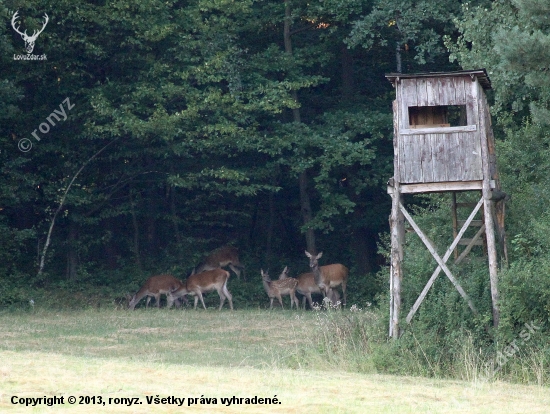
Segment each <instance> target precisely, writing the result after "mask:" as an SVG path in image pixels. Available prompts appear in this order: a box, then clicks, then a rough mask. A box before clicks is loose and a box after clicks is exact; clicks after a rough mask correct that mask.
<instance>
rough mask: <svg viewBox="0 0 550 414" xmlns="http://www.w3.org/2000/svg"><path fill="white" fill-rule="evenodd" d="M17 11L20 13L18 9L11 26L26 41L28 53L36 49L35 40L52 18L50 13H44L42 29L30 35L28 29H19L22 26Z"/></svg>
mask: <svg viewBox="0 0 550 414" xmlns="http://www.w3.org/2000/svg"><path fill="white" fill-rule="evenodd" d="M17 13H19V11H16V12H15V14H14V15H13V17H12V18H11V27H13V30H15V31H16V32H17V33H18V34H19V35H20V36H21V38H22V39H23V41H24V42H25V49H26V50H27V53H32V51H33V50H34V42H36V39H37V38H38V35H39V34H40V33H42V32H43V31H44V29H45V28H46V25H47V24H48V21H49V20H50V19H49V17H48V15H47V14H46V13H44V24H43V25H42V29H40V30H34V31H33V32H32V36H29V35H28V34H27V31H26V30H25V32H21V31H20V30H19V27H20V26H21V24H20V23H19V22H18V21H17V18H18V17H19V16H18V15H17ZM16 23H17V27H15V24H16Z"/></svg>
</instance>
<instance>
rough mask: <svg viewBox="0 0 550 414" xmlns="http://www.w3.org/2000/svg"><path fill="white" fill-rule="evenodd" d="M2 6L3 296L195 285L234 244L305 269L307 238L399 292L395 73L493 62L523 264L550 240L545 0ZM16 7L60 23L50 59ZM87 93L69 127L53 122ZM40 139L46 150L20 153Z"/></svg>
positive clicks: (368, 286) (367, 290)
mask: <svg viewBox="0 0 550 414" xmlns="http://www.w3.org/2000/svg"><path fill="white" fill-rule="evenodd" d="M0 10H1V13H2V15H3V17H4V21H5V30H4V31H3V32H2V34H1V35H0V51H1V53H0V80H1V82H0V98H1V99H0V105H1V107H2V109H3V110H2V111H1V113H0V117H1V119H2V122H1V123H0V158H1V160H2V167H1V168H2V179H1V180H0V228H1V231H0V240H1V241H0V243H1V246H2V248H1V249H0V255H1V256H0V257H1V260H0V287H2V288H3V292H4V296H3V297H0V301H2V302H3V303H9V302H10V301H16V300H20V299H21V298H20V297H18V296H17V295H15V294H12V293H8V292H13V291H14V289H15V288H16V287H18V286H28V285H30V286H37V287H40V286H48V285H51V284H52V283H61V282H64V281H67V280H68V281H79V282H88V283H90V284H91V285H94V284H95V285H105V284H110V283H113V284H116V283H119V284H121V285H124V284H125V283H126V284H128V283H134V282H135V283H137V282H139V281H142V280H144V279H145V278H146V276H147V275H150V274H151V273H160V272H163V271H171V272H173V273H175V274H176V275H177V276H178V277H184V276H185V275H186V274H187V273H188V272H189V271H190V269H191V268H192V267H193V266H194V265H195V264H196V263H197V262H198V261H199V259H200V258H201V256H203V255H204V253H206V252H207V251H209V250H211V249H213V248H215V247H218V246H220V245H224V244H228V243H229V244H233V245H235V246H237V247H239V249H240V251H241V255H242V258H241V260H242V261H243V262H244V263H245V264H247V267H249V268H250V269H251V273H250V276H249V277H251V278H255V279H254V280H255V281H257V284H258V285H259V282H260V277H259V273H258V272H259V268H260V267H262V266H263V267H264V268H266V267H270V268H272V269H279V267H280V268H281V269H282V267H283V266H284V265H290V266H291V268H292V271H293V272H296V273H297V272H299V271H301V270H305V268H306V266H307V262H306V259H305V257H304V256H303V251H304V249H306V248H308V249H309V250H317V251H324V252H325V255H324V259H325V260H327V262H326V263H329V262H341V263H345V264H346V265H347V266H348V267H350V268H351V273H350V280H355V283H357V285H356V286H355V287H356V290H359V291H361V293H362V294H365V295H366V296H367V297H368V298H369V299H371V298H373V297H374V296H375V295H376V294H378V293H380V292H381V291H383V290H385V289H386V287H385V286H384V285H383V284H382V282H380V280H381V279H377V278H375V277H374V276H373V275H374V273H375V272H376V270H377V269H378V268H379V266H380V265H383V264H384V263H383V257H381V256H380V255H378V254H377V242H378V238H379V234H381V233H384V232H387V218H388V214H389V211H390V199H389V196H388V195H387V194H386V192H385V190H386V189H385V186H386V181H387V179H388V178H390V177H391V175H392V168H393V167H392V162H393V161H392V159H393V147H392V114H391V101H392V99H393V92H392V88H391V85H390V83H389V82H387V81H386V79H385V78H384V74H385V73H389V72H395V71H403V72H407V73H412V72H421V71H445V70H454V69H460V68H466V69H472V68H479V67H486V68H487V70H488V73H489V76H490V78H491V80H492V82H493V88H494V94H493V95H491V96H490V98H491V100H492V103H493V113H494V116H495V120H494V127H495V130H496V136H497V140H498V141H499V151H500V152H499V153H500V154H501V162H500V164H501V166H500V168H501V172H502V176H503V182H504V186H505V189H507V190H508V191H509V192H510V193H512V195H513V202H512V203H511V204H510V208H509V210H510V211H509V219H508V223H509V224H508V225H509V240H511V243H512V246H513V250H514V252H516V255H515V256H514V255H512V257H511V263H510V266H511V268H513V267H514V266H520V265H519V264H517V263H520V262H521V263H523V264H522V265H521V266H523V267H522V268H523V269H527V268H528V266H527V267H526V266H525V263H524V261H529V262H528V263H529V264H530V266H531V265H532V266H535V265H534V264H533V263H534V262H533V261H532V260H543V259H542V258H543V257H544V256H545V254H546V252H547V251H548V249H549V248H550V239H548V232H546V231H545V229H546V227H545V226H546V225H547V222H548V221H547V219H546V216H547V211H546V208H545V207H546V205H547V203H545V199H546V198H547V197H548V194H549V192H548V191H545V190H546V189H547V188H548V187H549V186H550V182H549V181H548V178H547V177H548V174H547V170H548V169H549V166H550V162H549V161H548V156H547V152H548V143H549V142H550V140H549V139H548V133H547V128H545V125H546V123H547V119H548V116H547V115H548V99H549V96H550V95H549V94H548V91H549V87H550V85H549V84H548V79H549V78H548V62H547V60H548V58H547V54H545V53H543V51H544V50H546V46H547V44H548V36H549V35H550V33H549V32H548V22H547V20H546V19H545V18H543V17H542V16H546V15H547V11H548V10H547V6H546V5H545V3H544V2H543V1H536V0H513V1H512V0H499V1H477V2H470V3H462V2H454V1H437V2H436V1H428V0H426V1H411V2H402V1H398V0H387V1H379V0H352V1H348V0H346V1H344V0H325V1H313V2H306V1H302V0H292V1H291V0H286V1H261V2H255V1H230V0H191V1H175V0H171V1H160V0H143V1H137V2H129V1H125V0H119V1H102V0H96V1H91V0H90V1H85V0H77V1H67V0H63V1H60V2H56V3H51V2H47V1H32V2H31V1H7V0H5V1H1V2H0ZM15 11H18V12H19V13H18V14H19V19H20V20H19V21H20V24H21V26H20V27H21V29H22V30H25V29H26V30H27V33H31V32H32V31H33V30H36V29H39V28H40V27H41V26H42V24H43V22H44V20H43V16H44V13H47V14H48V16H49V22H48V25H47V26H46V28H45V30H44V31H43V32H42V33H41V34H40V36H39V37H38V39H37V41H36V45H35V51H34V53H35V54H45V55H46V56H47V60H43V61H26V60H15V59H14V57H13V56H14V55H17V54H25V50H24V48H23V46H24V44H23V41H22V39H21V37H20V36H19V35H18V34H17V33H16V32H15V31H14V30H13V28H12V25H11V20H12V17H13V15H14V13H15ZM526 45H529V46H528V47H526ZM449 58H450V59H449ZM67 98H69V101H70V102H71V104H73V105H74V107H72V109H70V110H68V109H66V120H63V118H62V120H57V121H56V123H55V126H54V125H51V124H50V126H49V128H48V129H49V130H48V132H47V133H44V132H42V131H43V130H45V129H44V128H42V129H40V128H39V127H40V125H41V124H42V123H44V122H47V121H46V120H47V119H48V117H49V116H50V114H51V113H52V112H53V111H54V110H56V109H58V110H59V109H60V105H62V103H63V102H64V101H65V100H66V99H67ZM50 119H51V118H50ZM33 132H35V133H36V134H38V137H39V138H40V140H39V141H38V140H37V139H36V137H35V136H34V135H33ZM22 139H28V140H29V142H30V143H32V149H30V150H29V151H27V152H22V151H21V150H20V149H18V143H19V142H20V141H21V140H22ZM69 186H70V187H69ZM65 194H66V195H65ZM419 203H420V204H423V203H424V204H425V203H426V201H425V200H420V201H419ZM520 211H521V214H520V215H518V213H519V212H520ZM56 212H57V214H56ZM54 217H55V223H54V225H53V226H52V220H53V219H54ZM50 229H51V240H50V244H49V246H48V249H45V244H46V243H47V241H48V233H49V230H50ZM547 241H548V242H547ZM537 258H538V259H537ZM41 259H44V271H43V272H39V267H40V262H41ZM530 260H531V261H530ZM544 263H546V262H544ZM257 273H258V274H257ZM386 273H387V272H386ZM526 277H527V276H526ZM537 280H539V282H538V283H539V284H540V286H539V287H540V289H547V284H548V282H547V281H546V280H547V278H546V279H545V278H544V277H543V276H542V275H539V276H538V279H537ZM384 283H385V282H384ZM507 286H508V285H506V284H505V283H504V284H503V289H504V290H505V291H506V289H507ZM549 291H550V290H548V289H547V290H546V292H549ZM514 294H517V295H520V293H518V292H510V295H514ZM503 297H506V295H503ZM508 297H510V296H508ZM537 306H538V305H537ZM529 309H531V308H529ZM536 309H537V310H533V312H535V313H537V312H538V314H539V316H541V317H542V316H543V314H544V311H542V308H541V307H540V306H538V307H536ZM546 315H547V314H546Z"/></svg>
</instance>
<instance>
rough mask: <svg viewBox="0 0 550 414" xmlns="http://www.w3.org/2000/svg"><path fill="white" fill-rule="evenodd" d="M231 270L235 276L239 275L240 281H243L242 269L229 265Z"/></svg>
mask: <svg viewBox="0 0 550 414" xmlns="http://www.w3.org/2000/svg"><path fill="white" fill-rule="evenodd" d="M229 268H230V269H231V270H233V271H234V272H235V274H236V275H237V278H238V279H239V280H240V279H241V269H239V268H238V267H235V266H233V265H232V264H229Z"/></svg>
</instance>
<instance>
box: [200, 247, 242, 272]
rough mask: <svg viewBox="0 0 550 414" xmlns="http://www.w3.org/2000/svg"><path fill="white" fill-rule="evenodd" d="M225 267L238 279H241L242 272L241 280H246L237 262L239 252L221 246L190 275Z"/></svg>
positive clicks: (232, 248) (233, 248) (234, 248)
mask: <svg viewBox="0 0 550 414" xmlns="http://www.w3.org/2000/svg"><path fill="white" fill-rule="evenodd" d="M225 266H229V268H230V269H231V270H233V271H234V272H235V274H236V275H237V277H238V278H239V279H240V278H241V272H242V274H243V279H244V280H246V278H245V275H244V266H243V265H242V264H241V262H240V261H239V250H238V249H237V248H236V247H233V246H223V247H220V248H219V249H216V250H214V251H213V252H211V253H210V254H209V255H208V256H206V258H205V259H204V260H203V262H202V263H201V264H199V265H198V266H197V267H195V268H194V269H193V271H192V272H191V275H194V274H197V273H202V272H204V271H206V270H214V269H218V268H221V267H225Z"/></svg>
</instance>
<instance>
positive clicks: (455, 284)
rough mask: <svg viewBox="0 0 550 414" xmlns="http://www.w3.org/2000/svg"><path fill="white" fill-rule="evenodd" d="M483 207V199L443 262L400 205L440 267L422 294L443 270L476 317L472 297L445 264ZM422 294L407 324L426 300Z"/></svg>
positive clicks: (408, 317)
mask: <svg viewBox="0 0 550 414" xmlns="http://www.w3.org/2000/svg"><path fill="white" fill-rule="evenodd" d="M482 205H483V198H481V200H479V202H478V203H477V205H476V207H475V208H474V211H473V212H472V214H470V217H468V220H466V222H465V223H464V225H463V226H462V228H461V229H460V232H459V234H458V235H457V236H456V238H455V240H454V241H453V243H452V244H451V246H450V247H449V249H448V250H447V252H446V253H445V256H444V260H442V259H441V257H440V256H439V255H438V254H437V252H436V250H435V248H434V247H433V246H432V243H431V242H430V240H429V239H428V237H426V235H425V234H424V233H423V232H422V230H420V227H418V225H417V224H416V222H415V221H414V220H413V218H412V217H411V215H410V214H409V213H408V212H407V210H405V207H403V204H401V203H399V209H400V210H401V212H402V213H403V215H404V216H405V218H406V219H407V221H408V222H409V223H410V225H411V226H412V228H413V229H414V231H415V232H416V234H418V237H420V240H422V242H423V243H424V245H425V246H426V248H427V249H428V251H429V252H430V253H431V255H432V256H433V258H434V259H435V261H436V262H437V264H438V265H439V266H438V268H437V269H436V270H435V272H434V274H433V275H432V277H431V278H430V280H429V281H428V284H427V285H426V286H425V287H424V290H423V291H422V294H424V296H425V295H426V294H427V292H428V290H429V289H430V287H431V285H432V284H433V282H434V281H435V279H436V278H437V276H438V275H439V272H440V271H441V270H443V272H444V273H445V274H446V275H447V277H448V278H449V280H450V281H451V283H452V284H453V285H454V287H455V288H456V290H458V293H460V296H462V297H463V298H464V300H466V302H468V306H469V307H470V309H471V310H472V312H474V314H476V315H477V310H476V308H475V307H474V304H473V303H472V301H471V300H470V297H469V296H468V295H467V294H466V292H464V289H462V286H460V284H459V283H458V281H457V280H456V279H455V277H454V276H453V274H452V273H451V271H450V270H449V268H448V267H447V265H446V264H445V262H446V261H447V260H448V259H449V257H450V256H451V254H452V252H453V250H454V248H455V247H456V245H457V244H458V242H459V241H460V239H461V238H462V235H463V234H464V232H465V231H466V229H467V228H468V226H469V225H470V223H471V222H472V220H473V218H474V217H475V214H476V213H477V212H478V210H479V209H480V208H481V206H482ZM422 294H421V296H420V297H419V298H418V299H417V301H416V303H415V305H414V306H413V309H411V312H409V315H407V322H409V323H410V321H411V319H412V317H413V316H414V313H415V312H416V310H417V309H418V307H419V306H420V303H422V300H424V297H423V296H422ZM415 307H416V308H415ZM413 310H414V312H413Z"/></svg>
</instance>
